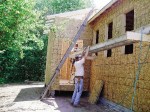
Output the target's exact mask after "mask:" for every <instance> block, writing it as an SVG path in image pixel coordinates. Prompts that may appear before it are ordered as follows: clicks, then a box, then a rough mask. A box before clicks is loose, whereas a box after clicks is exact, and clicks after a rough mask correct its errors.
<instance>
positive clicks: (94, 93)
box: [88, 80, 103, 104]
mask: <svg viewBox="0 0 150 112" xmlns="http://www.w3.org/2000/svg"><path fill="white" fill-rule="evenodd" d="M102 87H103V81H102V80H96V81H95V84H94V88H93V90H92V91H91V94H90V96H89V100H88V101H89V102H90V103H91V104H94V103H96V102H97V100H98V99H99V95H100V93H101V90H102Z"/></svg>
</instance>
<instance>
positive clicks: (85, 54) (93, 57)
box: [83, 46, 96, 60]
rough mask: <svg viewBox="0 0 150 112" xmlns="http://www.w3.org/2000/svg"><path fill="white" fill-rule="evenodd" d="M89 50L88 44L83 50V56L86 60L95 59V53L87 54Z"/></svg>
mask: <svg viewBox="0 0 150 112" xmlns="http://www.w3.org/2000/svg"><path fill="white" fill-rule="evenodd" d="M89 50H90V47H89V46H88V47H87V49H86V50H85V51H83V52H85V53H84V56H83V57H84V58H85V59H88V60H93V59H95V57H96V55H94V56H88V54H89Z"/></svg>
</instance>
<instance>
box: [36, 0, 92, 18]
mask: <svg viewBox="0 0 150 112" xmlns="http://www.w3.org/2000/svg"><path fill="white" fill-rule="evenodd" d="M36 1H37V3H36V5H35V8H36V9H37V10H40V11H41V10H44V11H45V14H49V15H51V14H56V13H62V12H66V11H73V10H78V9H84V8H87V7H90V6H91V1H90V0H36Z"/></svg>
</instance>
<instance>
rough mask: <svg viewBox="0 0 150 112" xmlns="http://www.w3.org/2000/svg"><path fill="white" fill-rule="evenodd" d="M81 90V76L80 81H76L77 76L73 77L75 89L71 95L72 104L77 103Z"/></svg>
mask: <svg viewBox="0 0 150 112" xmlns="http://www.w3.org/2000/svg"><path fill="white" fill-rule="evenodd" d="M82 91H83V79H82V78H81V79H80V81H78V78H75V89H74V92H73V95H72V101H71V103H73V105H78V104H79V101H80V97H81V94H82Z"/></svg>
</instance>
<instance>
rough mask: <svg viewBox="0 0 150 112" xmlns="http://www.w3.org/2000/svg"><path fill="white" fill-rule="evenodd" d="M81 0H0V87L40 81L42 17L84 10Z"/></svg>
mask: <svg viewBox="0 0 150 112" xmlns="http://www.w3.org/2000/svg"><path fill="white" fill-rule="evenodd" d="M86 3H88V2H85V1H84V0H0V84H1V83H9V82H23V81H24V80H26V79H29V80H35V81H43V79H44V70H45V65H46V63H45V62H46V52H47V41H48V37H47V36H46V35H43V27H44V22H45V20H44V15H46V14H54V13H60V12H65V11H71V10H76V9H81V8H85V7H86V6H87V4H86Z"/></svg>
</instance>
